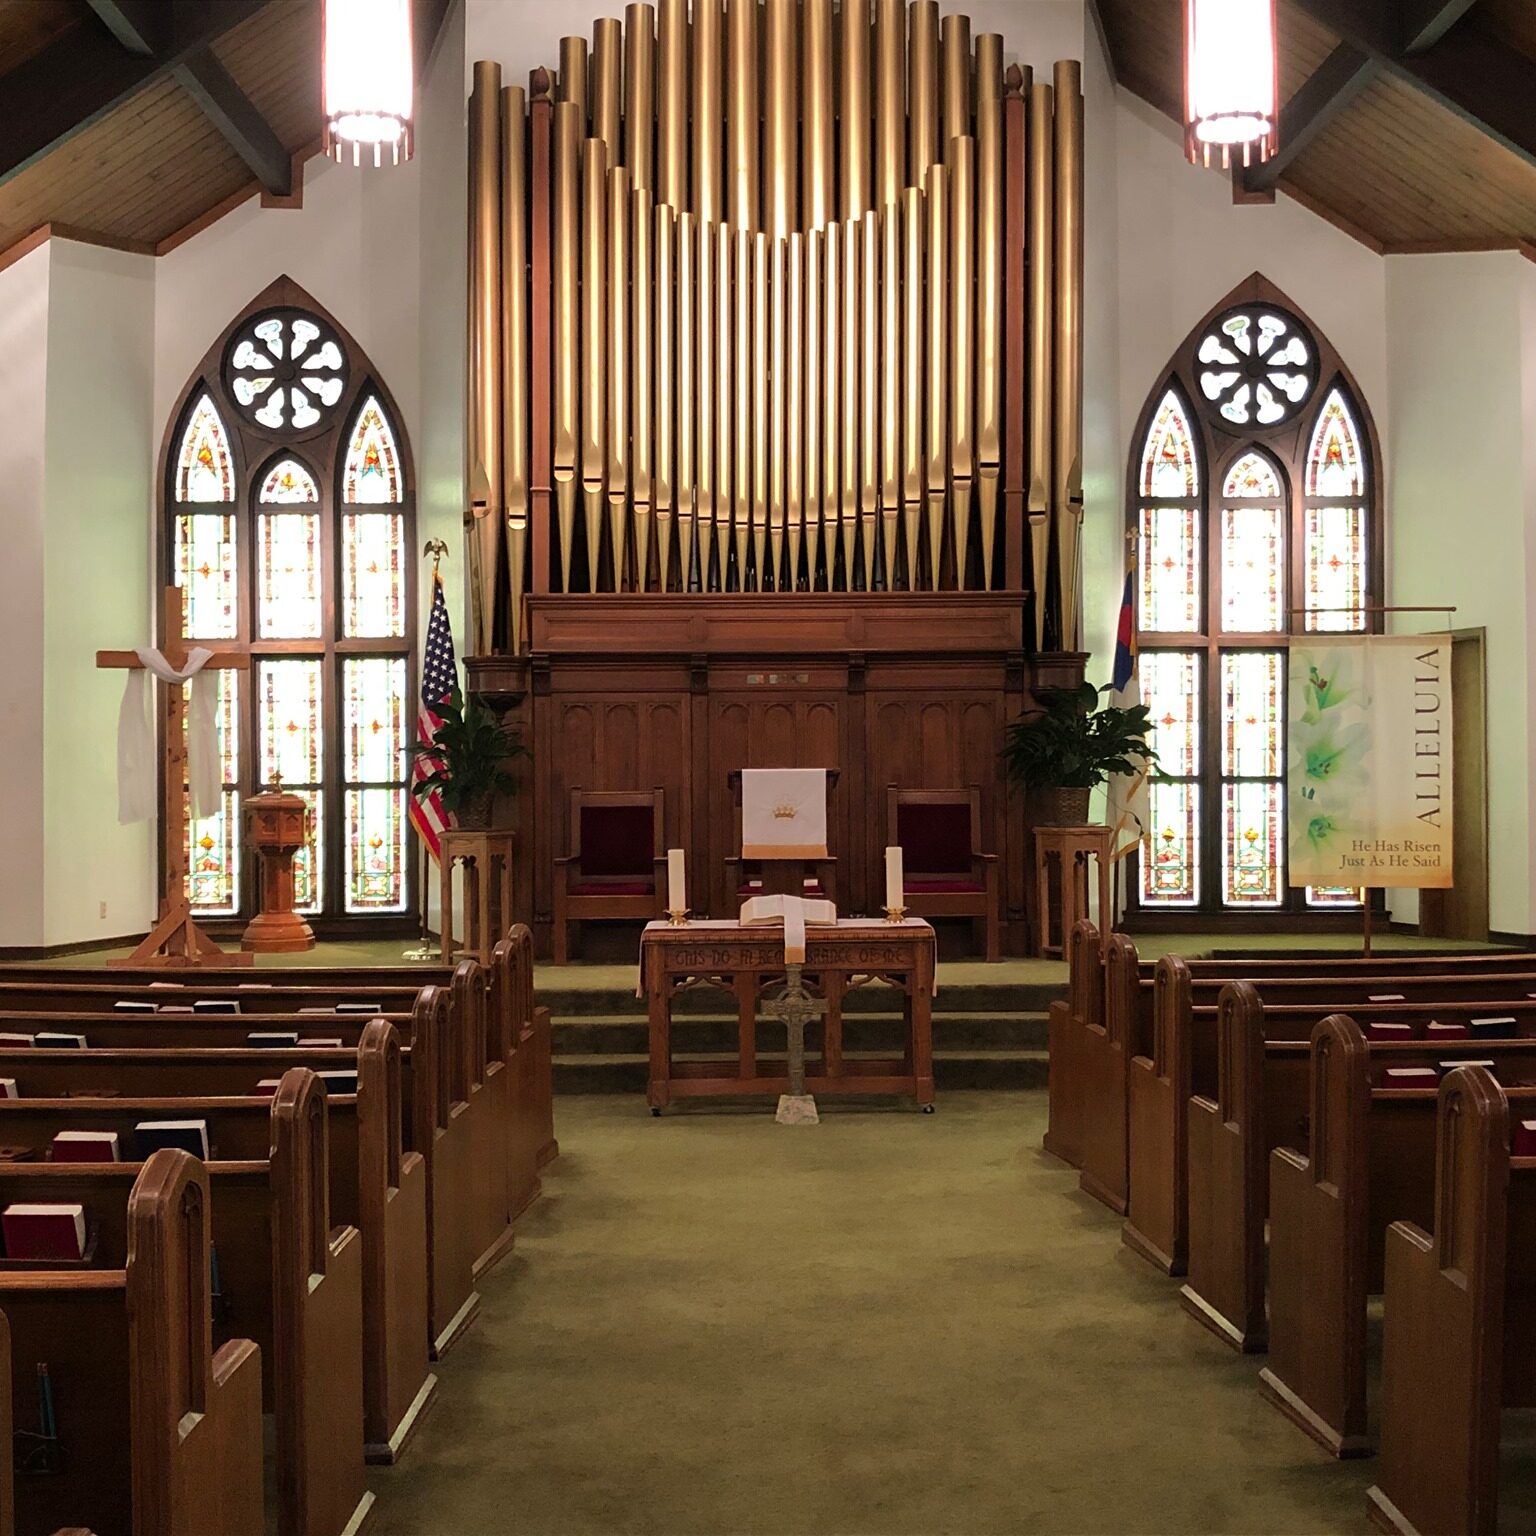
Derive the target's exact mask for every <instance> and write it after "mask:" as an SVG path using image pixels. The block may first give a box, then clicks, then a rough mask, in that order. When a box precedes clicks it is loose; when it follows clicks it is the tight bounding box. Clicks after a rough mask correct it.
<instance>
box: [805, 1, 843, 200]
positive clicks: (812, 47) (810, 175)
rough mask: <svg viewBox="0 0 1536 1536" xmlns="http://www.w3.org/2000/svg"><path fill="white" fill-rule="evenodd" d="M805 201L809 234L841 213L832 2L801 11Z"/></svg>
mask: <svg viewBox="0 0 1536 1536" xmlns="http://www.w3.org/2000/svg"><path fill="white" fill-rule="evenodd" d="M800 45H801V48H800V90H801V108H800V113H801V130H800V198H801V203H802V205H803V214H804V219H803V222H804V224H805V227H806V228H807V229H808V230H817V229H824V228H825V227H826V225H827V223H828V221H829V220H831V219H832V218H833V216H834V215H835V214H836V212H837V207H836V203H835V201H834V195H833V194H834V189H835V186H836V181H837V173H836V169H835V163H836V162H835V160H834V157H833V144H834V140H835V136H836V125H835V122H834V116H833V110H834V109H833V94H832V0H804V3H803V5H802V7H801V12H800Z"/></svg>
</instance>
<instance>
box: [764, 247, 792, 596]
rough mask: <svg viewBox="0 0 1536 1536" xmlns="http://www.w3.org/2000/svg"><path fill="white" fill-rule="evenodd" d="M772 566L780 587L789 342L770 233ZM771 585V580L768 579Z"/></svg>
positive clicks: (778, 257)
mask: <svg viewBox="0 0 1536 1536" xmlns="http://www.w3.org/2000/svg"><path fill="white" fill-rule="evenodd" d="M768 241H769V245H768V569H769V570H770V571H771V572H772V573H773V577H772V579H773V589H774V591H775V592H777V591H778V590H779V586H780V583H781V581H782V579H783V570H784V509H785V506H786V498H785V494H784V456H785V452H786V450H787V447H788V442H787V439H786V437H785V431H784V427H785V422H784V406H785V400H786V390H785V387H784V386H785V382H786V381H785V378H784V368H785V361H786V358H787V356H788V349H787V347H786V344H785V336H784V327H785V307H786V300H787V294H786V292H785V278H784V241H783V240H780V239H776V238H775V237H774V236H773V235H771V234H770V235H769V236H768ZM764 586H765V587H766V586H767V583H766V582H765V583H764Z"/></svg>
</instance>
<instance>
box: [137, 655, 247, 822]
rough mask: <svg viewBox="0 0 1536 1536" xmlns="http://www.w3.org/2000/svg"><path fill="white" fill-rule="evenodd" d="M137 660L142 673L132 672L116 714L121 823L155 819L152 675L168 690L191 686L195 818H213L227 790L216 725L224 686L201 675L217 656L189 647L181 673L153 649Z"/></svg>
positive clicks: (189, 713) (189, 733) (189, 780)
mask: <svg viewBox="0 0 1536 1536" xmlns="http://www.w3.org/2000/svg"><path fill="white" fill-rule="evenodd" d="M135 655H137V656H138V658H139V661H140V662H141V663H142V669H139V668H135V669H132V670H130V671H129V673H128V679H127V682H126V683H125V684H124V685H123V702H122V704H121V705H120V706H119V707H118V714H117V819H118V821H120V822H121V823H123V824H124V825H127V824H128V823H129V822H135V821H148V820H149V819H150V818H151V817H152V816H153V815H154V814H155V794H156V787H157V776H158V772H159V764H158V763H157V762H156V759H155V728H154V725H153V723H152V722H151V720H150V713H149V703H150V690H149V688H148V687H147V686H146V682H147V679H148V678H149V677H150V676H151V675H153V676H154V677H155V678H157V679H158V680H159V681H160V682H162V683H164V684H166V686H167V687H176V688H180V687H182V686H183V685H184V684H186V683H188V682H192V697H191V703H190V707H189V709H188V711H187V783H188V786H189V788H190V789H191V792H192V814H193V815H194V816H211V815H212V814H213V813H214V812H215V811H216V810H217V809H218V806H219V793H220V790H221V788H222V783H221V775H220V773H219V738H218V726H217V723H216V712H217V704H218V687H219V683H218V678H217V676H215V675H210V676H208V677H203V678H199V677H198V674H199V673H200V672H201V671H202V670H203V668H204V667H205V666H207V664H208V662H209V661H210V660H211V659H212V657H213V652H212V651H210V650H208V649H207V648H206V647H204V646H200V645H197V646H192V647H190V648H189V649H188V651H187V663H186V665H185V666H184V667H182V668H180V669H179V670H178V669H177V668H176V667H173V666H172V665H171V664H170V662H168V661H167V660H166V659H165V655H164V653H163V652H161V651H159V650H157V649H156V648H155V647H154V646H148V645H146V646H139V647H138V648H137V649H136V651H135ZM194 679H196V681H193V680H194Z"/></svg>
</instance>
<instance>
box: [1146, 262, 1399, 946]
mask: <svg viewBox="0 0 1536 1536" xmlns="http://www.w3.org/2000/svg"><path fill="white" fill-rule="evenodd" d="M1374 445H1375V430H1374V428H1373V426H1372V424H1371V421H1370V417H1369V415H1368V413H1367V411H1366V407H1365V404H1364V401H1363V400H1362V398H1361V396H1360V392H1359V390H1358V389H1357V388H1356V387H1355V384H1354V382H1353V380H1352V379H1351V378H1350V376H1349V373H1348V371H1347V370H1346V369H1345V368H1344V366H1343V363H1342V362H1341V361H1340V359H1339V358H1338V356H1337V355H1336V354H1335V353H1334V352H1333V350H1332V349H1331V348H1330V347H1329V346H1328V344H1327V342H1326V341H1324V340H1323V338H1322V337H1321V336H1320V335H1318V333H1317V332H1316V331H1315V329H1313V328H1312V327H1311V326H1309V325H1308V324H1307V323H1306V322H1305V321H1304V320H1303V319H1302V318H1301V317H1300V316H1299V315H1298V314H1297V313H1296V312H1295V309H1294V307H1293V306H1292V305H1291V304H1290V303H1289V302H1288V301H1287V300H1286V299H1285V298H1284V297H1283V296H1282V295H1280V294H1279V293H1278V292H1276V291H1275V290H1274V289H1273V288H1271V287H1270V286H1269V284H1267V283H1266V282H1265V281H1264V280H1263V279H1262V278H1257V277H1255V278H1252V279H1250V280H1249V281H1248V282H1247V283H1245V284H1243V286H1242V287H1241V288H1239V289H1238V290H1237V291H1236V292H1235V293H1233V294H1232V295H1230V296H1229V297H1228V298H1227V299H1226V300H1225V301H1223V303H1222V304H1220V305H1219V306H1218V307H1217V308H1216V309H1215V310H1213V311H1212V313H1211V314H1210V315H1209V316H1208V317H1207V318H1206V319H1205V320H1204V321H1203V322H1202V323H1201V324H1200V325H1199V326H1198V327H1197V328H1196V330H1195V331H1194V332H1193V333H1192V334H1191V336H1190V337H1189V339H1188V340H1187V341H1186V342H1185V343H1184V345H1183V346H1182V347H1181V348H1180V350H1179V352H1178V353H1177V354H1176V355H1175V357H1174V359H1173V361H1172V363H1171V364H1170V365H1169V367H1168V369H1167V370H1166V371H1165V373H1164V374H1163V376H1162V378H1161V379H1159V381H1158V383H1157V386H1156V387H1155V388H1154V389H1153V391H1152V393H1151V396H1150V398H1149V400H1148V402H1147V407H1146V410H1145V411H1144V413H1143V415H1142V420H1141V424H1140V427H1139V430H1138V433H1137V437H1136V440H1135V444H1134V447H1133V449H1132V458H1131V466H1130V470H1131V476H1132V479H1131V484H1132V494H1131V505H1130V509H1129V513H1130V529H1131V537H1132V538H1133V539H1134V541H1135V546H1136V568H1137V582H1136V592H1137V602H1136V627H1137V635H1138V644H1139V647H1140V652H1141V661H1140V667H1139V675H1140V680H1141V696H1142V701H1143V703H1145V704H1147V705H1148V706H1149V707H1150V709H1151V714H1152V720H1153V731H1154V744H1155V745H1156V747H1157V750H1158V753H1159V755H1160V757H1161V760H1162V767H1163V771H1164V773H1165V774H1166V775H1167V776H1168V777H1167V779H1166V781H1164V782H1159V783H1154V784H1153V785H1152V786H1151V789H1150V802H1151V803H1150V815H1149V818H1148V824H1147V828H1146V839H1145V841H1144V843H1143V846H1142V850H1141V856H1140V878H1139V880H1138V881H1137V882H1136V886H1135V904H1136V906H1137V907H1138V908H1139V909H1140V910H1141V911H1142V912H1144V913H1148V914H1151V913H1157V912H1166V913H1170V914H1183V915H1186V916H1187V915H1188V914H1190V913H1192V912H1194V913H1240V912H1255V911H1259V912H1265V911H1267V912H1291V913H1296V912H1305V911H1308V910H1314V911H1315V910H1318V909H1326V908H1338V907H1340V906H1358V903H1359V892H1358V891H1353V890H1341V889H1327V890H1320V889H1310V890H1307V891H1304V892H1303V891H1293V890H1291V889H1290V887H1289V885H1288V883H1287V879H1286V867H1285V842H1286V840H1285V752H1286V719H1285V710H1286V657H1287V645H1288V642H1289V637H1290V635H1291V634H1292V632H1293V631H1296V630H1354V631H1363V630H1370V629H1374V628H1376V627H1377V624H1376V619H1377V615H1376V614H1375V613H1374V612H1372V611H1371V610H1372V607H1373V605H1379V603H1380V560H1379V550H1380V540H1381V499H1380V478H1379V475H1378V474H1377V471H1376V463H1377V457H1376V453H1375V446H1374Z"/></svg>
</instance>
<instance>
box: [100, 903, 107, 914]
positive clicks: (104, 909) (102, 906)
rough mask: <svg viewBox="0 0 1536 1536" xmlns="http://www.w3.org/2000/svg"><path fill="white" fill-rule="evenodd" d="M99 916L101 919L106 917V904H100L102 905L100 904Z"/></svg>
mask: <svg viewBox="0 0 1536 1536" xmlns="http://www.w3.org/2000/svg"><path fill="white" fill-rule="evenodd" d="M101 915H102V916H103V917H105V916H106V915H107V904H106V902H102V904H101Z"/></svg>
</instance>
